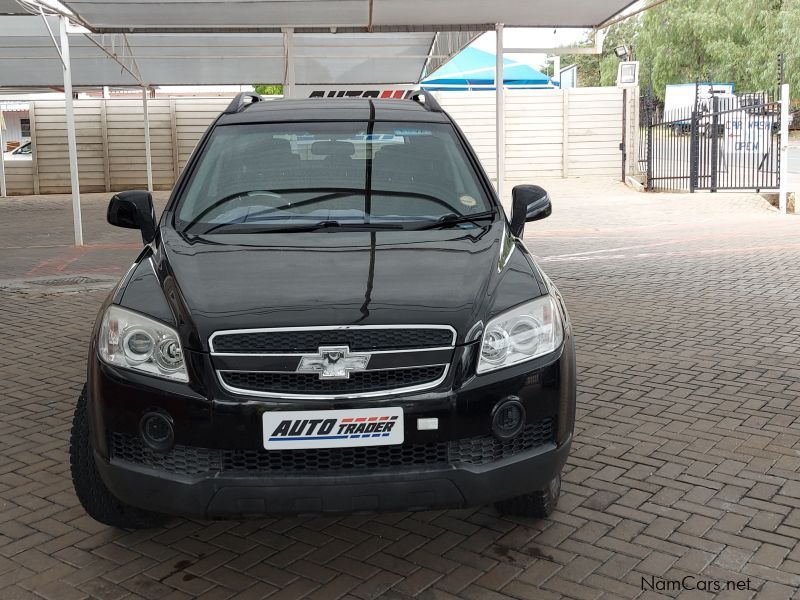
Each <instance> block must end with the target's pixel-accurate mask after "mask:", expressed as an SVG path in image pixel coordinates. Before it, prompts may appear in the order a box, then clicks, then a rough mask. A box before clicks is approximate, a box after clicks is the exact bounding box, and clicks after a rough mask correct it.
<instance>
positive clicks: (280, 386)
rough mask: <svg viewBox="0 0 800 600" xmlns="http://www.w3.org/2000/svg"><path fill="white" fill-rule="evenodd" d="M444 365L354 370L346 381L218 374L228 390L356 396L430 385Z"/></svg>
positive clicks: (311, 375)
mask: <svg viewBox="0 0 800 600" xmlns="http://www.w3.org/2000/svg"><path fill="white" fill-rule="evenodd" d="M445 368H446V367H445V366H444V365H438V366H433V367H410V368H407V369H386V370H380V371H357V372H353V373H350V377H349V378H348V379H320V378H319V375H317V374H316V373H293V372H290V371H286V372H264V371H222V372H220V377H222V381H223V382H224V383H225V384H226V385H228V386H229V387H232V388H237V389H240V390H247V391H251V392H270V393H274V394H313V393H321V394H336V393H337V392H339V393H342V394H358V393H364V392H380V391H387V390H393V389H397V388H408V387H412V386H415V385H422V384H426V383H432V382H434V381H436V380H437V379H439V378H440V377H441V376H442V375H444V371H445Z"/></svg>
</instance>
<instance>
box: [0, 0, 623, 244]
mask: <svg viewBox="0 0 800 600" xmlns="http://www.w3.org/2000/svg"><path fill="white" fill-rule="evenodd" d="M633 3H634V2H632V1H631V0H560V1H559V2H552V1H551V0H492V1H490V2H487V1H486V0H225V1H222V0H198V1H196V2H187V1H186V0H114V2H108V1H106V0H62V3H61V6H63V7H66V9H62V8H61V7H59V6H56V7H55V9H53V4H52V3H45V2H39V1H38V0H17V2H13V3H12V2H10V1H9V0H0V86H7V87H13V88H24V87H36V88H41V87H48V86H58V85H60V84H62V83H63V87H64V92H65V107H66V126H67V134H68V138H69V161H70V174H71V181H72V204H73V218H74V225H75V243H76V245H81V244H82V243H83V242H82V239H83V238H82V226H81V217H80V192H79V189H78V172H77V149H76V143H75V118H74V113H73V103H72V90H73V87H72V86H73V85H75V86H91V85H141V86H142V89H143V92H142V101H143V107H144V122H143V126H144V129H145V140H146V141H145V145H146V146H147V148H146V149H145V153H146V156H147V169H148V180H150V170H151V168H152V166H151V161H150V149H149V144H148V142H147V140H148V139H149V137H148V135H147V132H148V130H149V125H148V118H147V94H146V87H147V86H150V85H175V84H181V83H183V84H195V85H202V84H241V83H275V82H283V83H284V91H285V92H289V93H290V92H291V91H292V90H293V89H294V88H295V86H296V85H297V84H327V83H334V84H361V83H368V84H380V83H390V84H401V83H417V82H419V81H420V80H421V79H423V78H424V77H425V76H426V75H427V74H429V73H431V72H433V71H434V70H436V69H437V68H438V67H439V66H441V65H442V64H444V63H445V62H446V61H447V59H448V58H449V57H450V56H452V55H453V54H455V53H456V52H458V51H459V50H460V49H461V48H463V47H464V46H465V45H466V43H467V42H468V41H469V39H471V37H472V36H474V34H475V33H476V32H482V31H486V30H489V29H492V28H496V30H497V33H498V36H497V45H498V56H502V50H503V46H502V28H503V26H504V25H505V26H509V27H594V26H599V25H601V24H602V23H603V22H605V21H606V20H608V19H609V18H611V17H612V16H614V15H615V14H617V13H619V12H620V11H622V10H624V9H625V8H626V7H627V6H629V5H630V4H633ZM20 8H23V10H20ZM37 9H38V10H39V11H40V12H41V20H39V19H38V18H37V17H35V16H31V15H27V16H25V15H22V14H21V13H22V12H35V11H36V10H37ZM53 10H55V11H56V12H58V13H59V16H58V17H45V15H44V12H52V11H53ZM2 15H5V16H2ZM9 15H11V16H9ZM56 19H57V21H58V32H59V33H58V38H59V40H60V42H59V44H58V45H59V48H56V40H55V37H56V36H55V35H54V33H53V30H54V29H55V27H54V25H55V21H56ZM67 19H69V20H71V21H76V22H78V23H80V24H81V25H82V26H83V27H85V28H86V31H85V32H80V33H77V32H75V31H70V30H69V27H68V22H67ZM51 22H52V24H51ZM470 32H472V33H470ZM225 34H227V35H225ZM107 36H108V37H107ZM378 36H385V37H384V38H380V37H378ZM51 42H52V44H53V45H52V46H51ZM496 70H497V71H498V72H500V73H502V71H503V70H504V63H503V61H502V59H498V61H497V66H496ZM500 90H502V86H500ZM497 95H498V101H497V132H498V133H497V140H498V143H497V148H498V172H500V171H501V169H500V167H501V166H502V148H503V133H502V132H503V102H502V93H501V91H498V92H497ZM1 141H2V140H0V142H1ZM0 145H1V144H0ZM2 167H3V161H2V155H0V183H2V184H3V185H2V189H1V190H0V192H2V195H5V185H4V176H3V173H2V170H3V169H2ZM497 188H498V193H500V192H502V177H500V176H498V182H497Z"/></svg>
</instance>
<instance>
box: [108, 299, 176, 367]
mask: <svg viewBox="0 0 800 600" xmlns="http://www.w3.org/2000/svg"><path fill="white" fill-rule="evenodd" d="M97 346H98V348H99V350H100V358H102V359H103V360H104V361H105V362H107V363H109V364H111V365H116V366H119V367H124V368H126V369H132V370H134V371H141V372H143V373H147V374H148V375H154V376H156V377H163V378H165V379H174V380H175V381H189V376H188V375H187V373H186V365H185V364H184V362H183V350H182V349H181V343H180V341H179V340H178V333H177V332H176V331H175V330H174V329H172V328H171V327H168V326H167V325H164V324H163V323H159V322H158V321H155V320H153V319H150V318H148V317H145V316H144V315H140V314H139V313H135V312H133V311H130V310H126V309H124V308H121V307H119V306H109V307H108V310H107V311H106V314H105V315H104V316H103V325H102V326H101V327H100V339H99V340H98V344H97Z"/></svg>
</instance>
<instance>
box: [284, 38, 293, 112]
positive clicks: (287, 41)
mask: <svg viewBox="0 0 800 600" xmlns="http://www.w3.org/2000/svg"><path fill="white" fill-rule="evenodd" d="M283 53H284V60H285V61H286V62H285V65H284V76H283V97H284V98H290V97H291V95H292V92H293V91H294V29H293V28H291V27H285V28H284V29H283Z"/></svg>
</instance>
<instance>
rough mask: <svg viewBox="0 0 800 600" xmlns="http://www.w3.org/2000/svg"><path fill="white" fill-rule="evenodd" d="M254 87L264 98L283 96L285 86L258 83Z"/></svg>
mask: <svg viewBox="0 0 800 600" xmlns="http://www.w3.org/2000/svg"><path fill="white" fill-rule="evenodd" d="M253 87H254V88H255V89H256V94H261V95H262V96H281V95H283V86H282V85H281V84H279V83H275V84H273V83H257V84H255V85H254V86H253Z"/></svg>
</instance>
